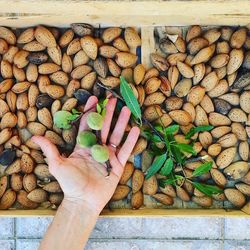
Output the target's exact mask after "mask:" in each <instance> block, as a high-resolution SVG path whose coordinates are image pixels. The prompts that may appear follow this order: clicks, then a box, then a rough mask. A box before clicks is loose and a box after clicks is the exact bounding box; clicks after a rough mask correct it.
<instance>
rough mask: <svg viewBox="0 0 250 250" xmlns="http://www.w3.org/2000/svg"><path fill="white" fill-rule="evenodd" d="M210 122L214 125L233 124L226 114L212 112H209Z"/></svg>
mask: <svg viewBox="0 0 250 250" xmlns="http://www.w3.org/2000/svg"><path fill="white" fill-rule="evenodd" d="M208 119H209V123H210V124H211V125H213V126H227V125H230V124H231V121H230V119H229V118H228V117H226V116H225V115H222V114H219V113H216V112H211V113H209V118H208Z"/></svg>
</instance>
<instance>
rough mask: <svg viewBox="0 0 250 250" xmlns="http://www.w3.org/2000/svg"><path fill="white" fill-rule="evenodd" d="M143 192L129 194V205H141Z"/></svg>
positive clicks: (138, 206)
mask: <svg viewBox="0 0 250 250" xmlns="http://www.w3.org/2000/svg"><path fill="white" fill-rule="evenodd" d="M143 200H144V198H143V193H142V192H141V191H138V192H136V193H133V194H132V196H131V206H132V208H133V209H139V208H140V207H141V206H142V205H143Z"/></svg>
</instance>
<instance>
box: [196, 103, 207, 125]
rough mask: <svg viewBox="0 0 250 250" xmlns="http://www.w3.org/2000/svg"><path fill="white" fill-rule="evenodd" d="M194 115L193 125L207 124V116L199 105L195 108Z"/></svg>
mask: <svg viewBox="0 0 250 250" xmlns="http://www.w3.org/2000/svg"><path fill="white" fill-rule="evenodd" d="M195 113H196V115H195V120H194V123H195V125H196V126H204V125H208V124H209V122H208V117H207V114H206V112H205V110H204V109H203V108H202V107H201V106H200V105H197V106H196V107H195Z"/></svg>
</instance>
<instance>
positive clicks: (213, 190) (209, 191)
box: [193, 182, 223, 196]
mask: <svg viewBox="0 0 250 250" xmlns="http://www.w3.org/2000/svg"><path fill="white" fill-rule="evenodd" d="M193 185H194V187H195V188H197V189H198V190H199V191H201V192H202V193H203V194H205V195H207V196H212V195H213V194H221V193H223V190H222V189H220V188H219V187H217V186H213V185H207V184H203V183H199V182H193Z"/></svg>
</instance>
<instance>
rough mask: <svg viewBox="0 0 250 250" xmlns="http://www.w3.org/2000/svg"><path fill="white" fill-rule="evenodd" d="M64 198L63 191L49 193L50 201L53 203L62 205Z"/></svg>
mask: <svg viewBox="0 0 250 250" xmlns="http://www.w3.org/2000/svg"><path fill="white" fill-rule="evenodd" d="M62 200H63V194H61V193H58V194H57V193H52V194H50V195H49V201H50V203H52V204H55V205H60V204H61V202H62Z"/></svg>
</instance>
